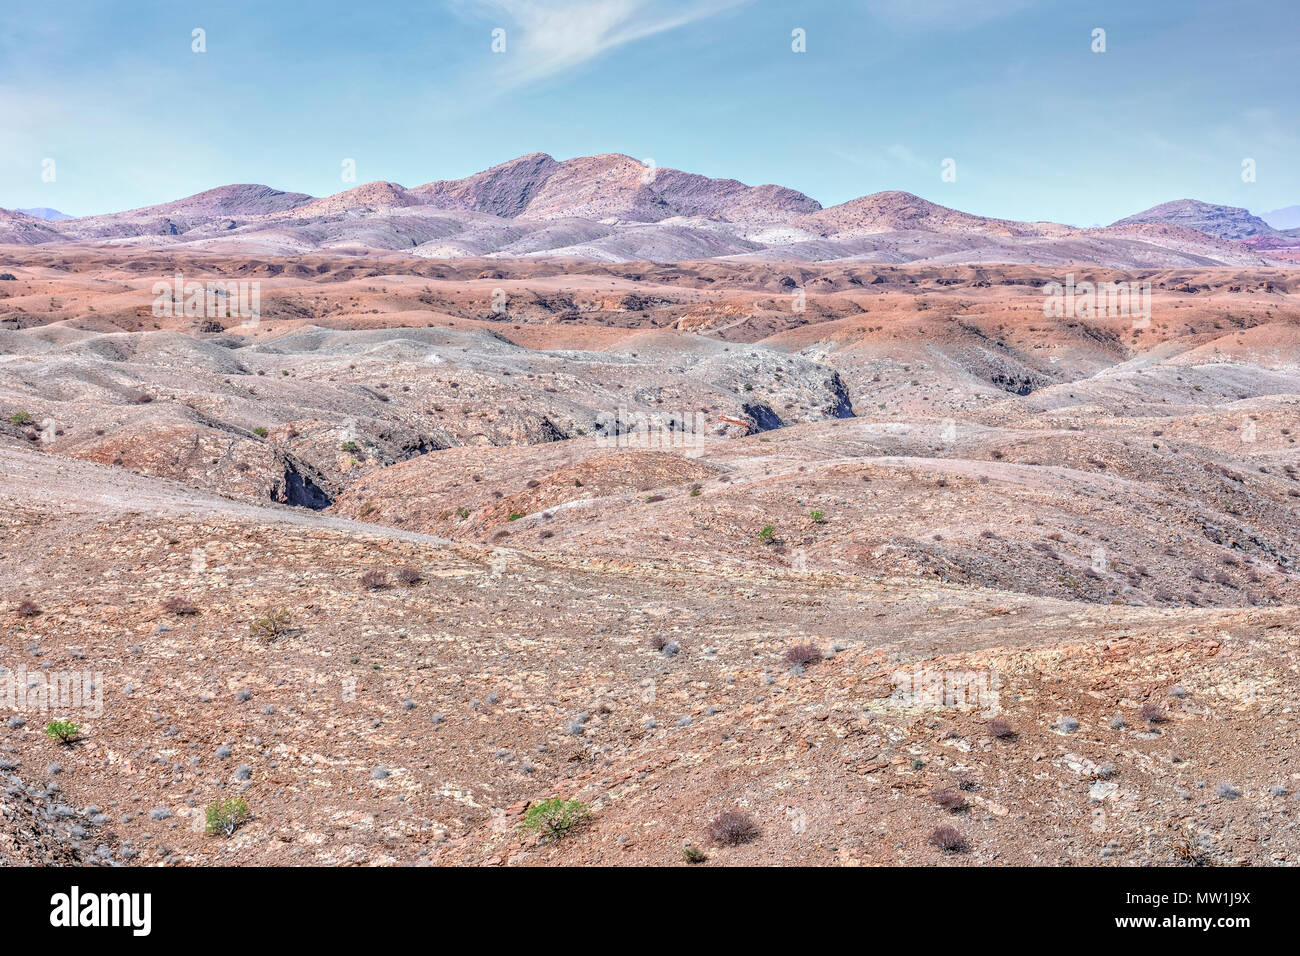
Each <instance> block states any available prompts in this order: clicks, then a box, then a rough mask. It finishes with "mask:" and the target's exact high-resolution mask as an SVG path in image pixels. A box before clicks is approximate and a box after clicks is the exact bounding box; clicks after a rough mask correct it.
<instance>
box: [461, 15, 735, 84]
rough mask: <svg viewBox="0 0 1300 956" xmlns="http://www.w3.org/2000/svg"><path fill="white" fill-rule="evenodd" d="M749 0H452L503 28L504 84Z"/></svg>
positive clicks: (564, 67)
mask: <svg viewBox="0 0 1300 956" xmlns="http://www.w3.org/2000/svg"><path fill="white" fill-rule="evenodd" d="M748 2H749V0H675V2H663V0H454V4H455V5H456V6H458V7H460V8H462V9H465V10H467V11H469V12H472V13H475V14H477V15H478V16H479V18H480V19H486V20H492V19H493V18H496V20H498V21H499V22H497V23H495V24H494V26H500V27H502V28H503V29H504V30H505V31H506V38H505V39H506V52H505V54H504V56H505V61H504V64H503V66H504V67H505V71H504V74H503V79H504V81H505V83H506V84H507V85H509V86H519V85H523V84H526V83H531V82H536V81H538V80H543V79H546V78H548V77H551V76H556V75H558V74H561V73H565V72H568V71H569V70H572V69H575V68H577V67H579V66H581V65H582V64H583V63H586V62H588V61H590V60H594V59H596V58H597V57H599V56H602V55H604V54H605V53H608V52H609V51H611V50H615V49H617V48H618V47H621V46H625V45H627V44H629V43H633V42H635V41H637V40H643V39H645V38H647V37H651V36H654V35H656V34H659V33H666V32H667V31H669V30H675V29H678V28H679V27H683V26H686V25H687V24H690V23H694V22H696V21H698V20H703V19H705V18H707V17H711V16H715V15H716V14H718V13H721V12H722V11H724V10H727V9H730V8H732V7H737V6H740V5H742V4H744V3H748Z"/></svg>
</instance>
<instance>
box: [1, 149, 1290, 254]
mask: <svg viewBox="0 0 1300 956" xmlns="http://www.w3.org/2000/svg"><path fill="white" fill-rule="evenodd" d="M1297 208H1300V207H1290V209H1288V210H1278V211H1277V213H1271V214H1269V216H1270V217H1272V219H1273V222H1274V223H1278V222H1282V223H1285V222H1289V221H1291V220H1292V219H1293V218H1294V217H1295V213H1296V211H1297ZM1288 217H1290V218H1288ZM67 242H79V243H109V244H113V245H122V246H136V247H138V246H144V247H157V246H178V245H179V246H185V247H188V248H194V249H208V250H213V251H220V252H227V253H237V254H247V255H295V254H300V253H307V252H315V251H325V252H334V253H339V254H361V253H382V252H396V253H401V254H405V255H414V256H425V257H433V258H448V257H471V256H472V257H483V256H496V257H525V256H528V257H534V256H551V257H571V258H578V259H594V260H602V261H613V262H625V261H635V260H651V261H680V260H685V259H703V258H730V259H742V260H744V259H750V260H793V261H826V260H835V259H852V260H857V261H874V262H891V263H902V262H930V263H935V264H961V263H981V262H989V263H992V262H1023V263H1046V264H1061V265H1068V264H1071V263H1092V264H1096V265H1105V266H1113V267H1116V268H1130V267H1160V268H1164V267H1176V266H1193V265H1242V266H1246V265H1269V264H1279V263H1284V262H1286V261H1288V260H1291V261H1294V260H1295V259H1297V258H1300V229H1291V228H1285V229H1284V228H1281V227H1279V226H1277V225H1274V224H1270V222H1269V221H1266V220H1265V219H1262V218H1260V217H1257V216H1253V215H1251V214H1250V213H1249V212H1247V211H1246V210H1245V209H1238V208H1234V207H1230V206H1216V205H1212V204H1209V203H1202V202H1197V201H1196V200H1191V199H1181V200H1176V201H1174V202H1169V203H1163V204H1161V205H1159V206H1154V207H1152V208H1151V209H1148V210H1146V211H1145V212H1141V213H1138V214H1136V215H1134V216H1129V217H1127V218H1125V219H1121V220H1119V221H1118V222H1116V223H1114V224H1112V225H1111V226H1106V227H1102V228H1092V229H1079V228H1075V227H1073V226H1067V225H1063V224H1061V223H1054V222H1018V221H1015V220H1007V219H992V218H988V217H984V216H976V215H972V214H970V213H964V212H960V211H958V210H955V209H950V208H948V207H946V206H940V205H938V204H936V203H932V202H929V201H927V200H925V199H921V198H920V197H918V196H914V195H912V194H910V193H905V192H897V191H889V192H880V193H874V194H872V195H869V196H863V197H861V198H859V199H854V200H850V201H849V202H846V203H841V204H840V205H838V206H831V207H829V208H822V206H821V204H820V203H818V202H817V201H816V200H815V199H812V198H810V197H808V196H806V195H804V194H803V193H801V192H798V191H796V190H793V189H787V188H785V187H783V186H774V185H764V186H746V185H745V184H744V183H740V182H737V181H736V180H734V179H712V178H709V177H707V176H700V175H697V174H694V173H687V172H682V171H681V170H677V169H669V168H655V167H651V166H647V165H646V164H643V163H641V162H639V161H637V160H635V159H632V158H631V157H628V156H623V155H621V154H617V153H606V154H603V155H599V156H583V157H578V158H575V159H569V160H564V161H559V160H556V159H554V158H552V157H551V156H548V155H546V154H544V153H533V154H530V155H528V156H521V157H519V158H518V159H514V160H511V161H509V162H506V163H502V164H500V165H499V166H494V167H492V168H491V169H487V170H484V171H483V172H480V173H475V174H474V175H472V176H468V177H466V178H464V179H455V180H439V181H436V182H431V183H426V184H424V185H422V186H416V187H414V188H411V189H407V188H406V187H404V186H401V185H398V184H397V183H388V182H373V183H367V184H365V185H362V186H357V187H354V188H352V189H348V190H346V191H344V192H341V193H337V194H335V195H333V196H326V197H323V198H316V197H313V196H308V195H306V194H304V193H291V192H283V191H280V190H277V189H272V188H271V187H269V186H260V185H232V186H222V187H219V188H217V189H210V190H208V191H207V192H202V193H198V194H197V195H194V196H189V197H186V198H184V199H178V200H176V201H174V202H169V203H163V204H161V205H157V206H148V207H145V208H143V209H133V210H129V211H127V212H121V213H112V214H109V215H102V216H84V217H78V218H71V217H66V216H64V215H63V214H62V213H60V212H58V211H57V210H52V209H32V210H14V211H8V210H0V243H18V244H24V245H34V244H45V243H67Z"/></svg>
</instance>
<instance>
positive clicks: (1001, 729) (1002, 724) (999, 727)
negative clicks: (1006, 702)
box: [989, 717, 1018, 740]
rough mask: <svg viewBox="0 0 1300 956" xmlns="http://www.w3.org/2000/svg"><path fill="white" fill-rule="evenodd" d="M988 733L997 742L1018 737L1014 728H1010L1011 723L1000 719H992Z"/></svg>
mask: <svg viewBox="0 0 1300 956" xmlns="http://www.w3.org/2000/svg"><path fill="white" fill-rule="evenodd" d="M989 733H990V734H992V735H993V736H994V737H996V738H998V740H1014V739H1015V738H1016V737H1017V736H1018V734H1017V733H1016V728H1015V727H1013V726H1011V721H1009V720H1006V719H1004V718H1002V717H994V718H993V719H992V720H990V721H989Z"/></svg>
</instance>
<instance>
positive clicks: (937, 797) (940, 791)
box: [930, 787, 970, 813]
mask: <svg viewBox="0 0 1300 956" xmlns="http://www.w3.org/2000/svg"><path fill="white" fill-rule="evenodd" d="M930 799H932V800H933V801H934V802H935V803H936V804H938V805H939V806H940V807H942V808H943V809H945V810H947V811H948V812H949V813H961V811H963V810H965V809H967V808H968V807H969V806H970V804H969V803H967V801H966V798H965V797H963V796H962V795H961V793H959V792H958V791H956V790H954V789H952V788H951V787H939V788H937V789H934V790H931V791H930Z"/></svg>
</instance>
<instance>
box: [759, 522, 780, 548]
mask: <svg viewBox="0 0 1300 956" xmlns="http://www.w3.org/2000/svg"><path fill="white" fill-rule="evenodd" d="M758 540H759V541H762V542H763V543H764V544H772V543H773V542H775V541H776V528H775V527H774V526H772V525H770V524H765V525H763V528H762V530H761V531H759V532H758Z"/></svg>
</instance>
